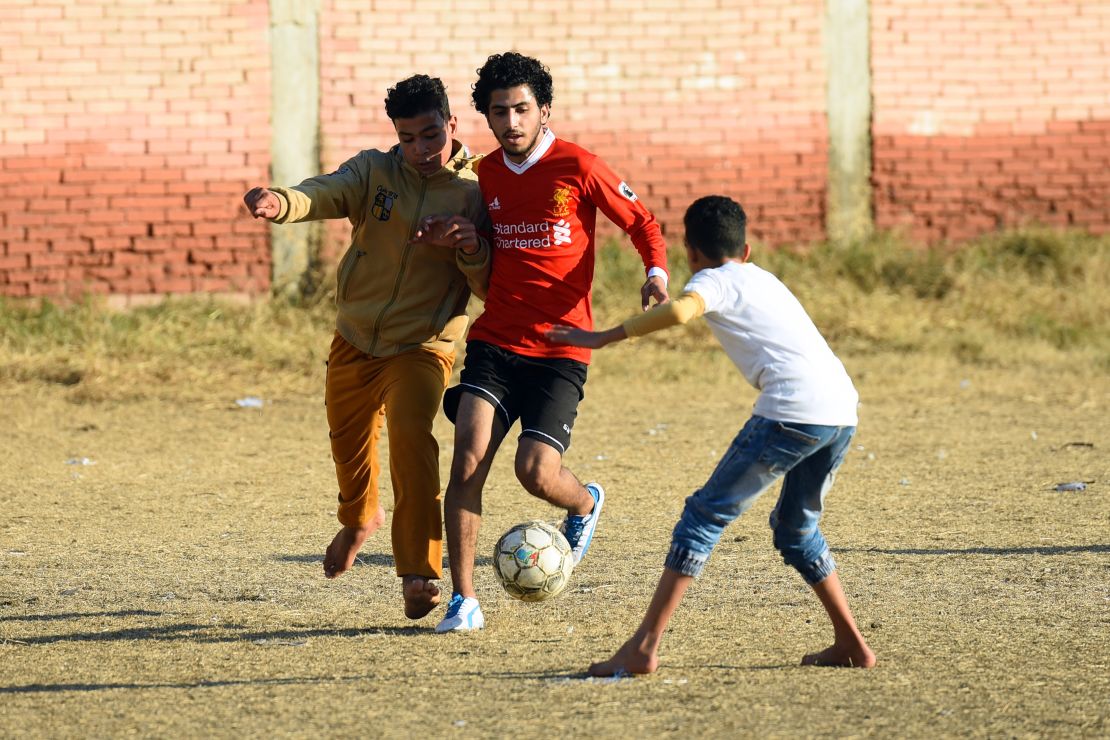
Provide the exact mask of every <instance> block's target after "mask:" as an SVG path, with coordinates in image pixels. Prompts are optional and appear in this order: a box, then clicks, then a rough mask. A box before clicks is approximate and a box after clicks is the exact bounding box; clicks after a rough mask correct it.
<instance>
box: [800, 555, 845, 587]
mask: <svg viewBox="0 0 1110 740" xmlns="http://www.w3.org/2000/svg"><path fill="white" fill-rule="evenodd" d="M834 570H836V561H835V560H833V556H832V552H830V551H829V550H825V552H823V553H822V554H821V557H819V558H817V559H816V560H814V561H813V562H812V563H810V564H809V565H807V566H806V567H805V568H799V569H798V572H799V573H801V574H802V578H804V579H805V582H806V583H808V584H809V585H810V586H816V585H817V584H818V583H820V582H821V581H823V580H825V579H826V578H828V577H829V576H830V575H831V574H832V572H833V571H834Z"/></svg>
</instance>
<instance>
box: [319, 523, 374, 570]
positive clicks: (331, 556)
mask: <svg viewBox="0 0 1110 740" xmlns="http://www.w3.org/2000/svg"><path fill="white" fill-rule="evenodd" d="M384 522H385V509H383V508H382V507H381V506H379V507H378V513H377V514H376V515H375V516H374V518H373V519H371V520H370V521H368V522H367V523H366V524H365V525H364V526H362V527H343V529H341V530H339V532H338V533H336V535H335V538H334V539H333V540H332V541H331V544H330V545H328V550H327V552H325V553H324V577H325V578H335V577H337V576H339V575H342V574H343V573H346V572H347V571H349V570H350V569H351V566H352V565H354V563H355V556H356V555H358V551H359V550H360V549H361V548H362V543H364V542H366V538H367V537H369V536H370V535H372V534H374V532H375V531H377V529H378V527H380V526H382V524H383V523H384Z"/></svg>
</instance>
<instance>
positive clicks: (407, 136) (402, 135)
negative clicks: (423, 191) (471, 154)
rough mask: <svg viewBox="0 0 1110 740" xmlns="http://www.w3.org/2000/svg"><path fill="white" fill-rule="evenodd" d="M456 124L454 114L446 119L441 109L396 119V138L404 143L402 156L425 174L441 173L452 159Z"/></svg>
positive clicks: (394, 125) (394, 123)
mask: <svg viewBox="0 0 1110 740" xmlns="http://www.w3.org/2000/svg"><path fill="white" fill-rule="evenodd" d="M457 126H458V120H457V119H456V118H455V117H454V116H451V117H450V118H449V119H447V120H446V121H445V120H443V114H442V113H440V112H439V111H428V112H427V113H421V114H419V115H416V116H413V117H412V118H395V119H393V128H394V129H395V130H396V131H397V141H399V142H400V143H401V156H403V157H404V159H405V161H406V162H408V163H409V165H410V166H411V167H412V168H413V169H415V170H416V171H417V172H419V173H420V174H421V175H424V176H425V177H427V176H428V175H431V174H434V173H436V172H439V170H440V168H442V167H443V165H445V164H446V163H447V160H449V159H450V158H451V150H452V149H453V148H454V144H455V129H456V128H457Z"/></svg>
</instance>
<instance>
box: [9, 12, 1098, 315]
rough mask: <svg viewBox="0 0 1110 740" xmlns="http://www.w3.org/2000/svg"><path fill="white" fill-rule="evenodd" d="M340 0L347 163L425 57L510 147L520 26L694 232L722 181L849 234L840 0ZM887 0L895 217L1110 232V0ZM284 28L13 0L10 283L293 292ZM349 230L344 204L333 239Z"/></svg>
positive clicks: (882, 114)
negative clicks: (257, 191)
mask: <svg viewBox="0 0 1110 740" xmlns="http://www.w3.org/2000/svg"><path fill="white" fill-rule="evenodd" d="M321 6H322V7H321V14H320V28H319V31H320V39H321V44H320V47H321V48H320V53H321V58H320V66H321V83H320V84H321V89H320V95H321V110H320V121H321V146H322V149H321V159H322V165H321V170H322V171H330V170H331V169H334V168H335V167H337V166H338V165H339V164H340V163H341V162H342V161H343V160H345V159H346V158H348V157H350V156H352V155H354V154H355V153H356V152H358V151H359V150H361V149H364V148H369V147H383V148H384V147H388V146H390V145H391V144H392V143H393V142H394V140H395V139H394V134H393V130H392V126H391V124H390V122H389V121H388V119H387V118H386V117H385V112H384V110H383V98H384V96H385V91H386V88H387V87H389V86H390V85H391V84H392V83H394V82H396V81H397V80H399V79H401V78H403V77H406V76H408V75H410V74H413V73H416V72H424V73H428V74H433V75H437V76H440V77H442V78H443V79H444V81H445V82H446V83H447V85H448V90H449V93H450V95H451V99H452V105H453V108H454V112H455V113H456V115H457V116H458V119H459V129H460V131H459V135H460V138H461V139H462V140H463V141H465V142H466V143H467V144H469V145H470V146H471V148H472V149H474V150H476V151H490V150H492V149H494V148H495V146H496V144H495V142H494V140H493V138H492V136H491V135H490V134H489V132H488V130H487V129H486V126H485V122H484V120H483V119H482V118H481V117H480V116H479V115H478V114H477V113H476V112H475V111H474V109H473V107H472V106H471V105H470V100H469V92H470V85H471V83H472V82H473V80H474V70H475V69H476V68H477V67H478V66H480V65H481V64H482V62H483V61H484V59H485V58H486V56H487V55H489V54H491V53H494V52H499V51H504V50H507V49H517V50H519V51H522V52H524V53H527V54H531V55H534V56H537V57H539V58H540V59H542V60H543V61H544V62H545V63H546V64H547V65H548V66H549V67H550V68H551V71H552V74H553V76H554V78H555V102H554V106H553V118H552V127H553V128H554V130H555V131H556V132H557V133H558V134H559V135H560V136H562V137H565V138H567V139H570V140H572V141H576V142H577V143H579V144H581V145H583V146H585V147H587V148H588V149H591V150H593V151H594V152H596V153H597V154H599V155H601V156H602V157H604V158H605V159H606V160H607V161H608V163H609V164H610V166H611V167H612V168H613V169H614V170H616V171H617V172H618V173H620V174H621V175H622V176H623V177H624V178H625V179H626V180H627V181H628V182H629V183H630V184H631V185H632V187H633V188H635V189H636V191H637V192H638V193H639V195H640V197H641V198H642V199H643V200H644V202H645V203H647V204H648V205H649V207H651V208H652V209H653V211H654V212H655V213H656V215H657V216H658V217H659V219H660V220H661V222H662V223H663V225H664V230H665V233H666V235H667V238H668V240H669V241H671V242H672V243H678V242H679V241H680V239H681V217H682V213H683V211H684V209H685V207H686V205H687V204H688V203H689V202H690V201H691V200H692V199H693V198H695V197H697V196H699V195H702V194H706V193H709V192H722V193H726V194H729V195H732V196H734V197H736V198H737V199H739V200H740V201H741V202H743V203H744V204H745V206H746V208H747V209H748V211H749V214H750V216H751V219H752V235H753V237H754V239H756V240H757V241H759V242H762V243H766V244H780V243H788V242H809V241H814V240H819V239H821V238H822V237H823V234H824V223H823V222H824V217H825V195H826V190H825V179H826V167H827V161H828V157H827V146H826V122H825V112H824V111H825V84H826V83H825V80H826V74H825V61H824V57H823V51H822V23H823V16H824V12H825V3H824V2H823V1H818V0H806V1H803V2H787V0H763V1H762V2H758V3H741V2H739V0H723V2H722V1H719V0H602V1H598V0H565V1H564V2H563V3H561V4H558V5H557V6H553V5H552V4H551V3H548V2H540V0H521V2H520V3H517V4H516V5H514V6H512V10H511V11H508V10H505V6H504V5H502V4H499V3H493V2H489V1H488V0H444V2H442V3H440V4H438V5H437V7H439V8H442V9H441V10H440V11H439V15H438V20H437V18H436V17H433V18H432V19H431V21H432V22H430V20H429V13H412V12H409V11H407V10H406V9H404V8H402V7H400V6H388V7H385V6H382V5H381V4H377V3H366V2H364V1H362V0H322V2H321ZM871 19H872V74H873V90H872V93H873V98H874V119H873V131H872V133H873V150H874V176H873V180H874V186H875V189H874V194H875V219H876V225H877V226H878V227H879V228H882V229H898V230H902V231H904V232H905V233H906V234H908V235H909V236H911V237H912V238H914V239H919V240H921V241H927V242H938V241H944V240H958V239H964V238H967V237H970V236H974V235H976V234H978V233H981V232H983V231H986V230H992V229H995V228H999V227H1008V226H1015V225H1020V224H1023V223H1028V222H1040V223H1045V224H1050V225H1056V226H1076V227H1081V228H1085V229H1089V230H1091V231H1095V232H1099V233H1106V232H1110V208H1108V207H1107V204H1108V203H1110V175H1108V174H1107V173H1108V172H1110V46H1108V45H1107V43H1106V39H1107V38H1110V0H1072V1H1069V2H1060V3H1046V2H1041V0H1001V1H1000V2H995V3H983V2H979V1H978V0H937V1H936V2H931V1H929V0H884V2H881V3H879V2H874V3H872V9H871ZM268 30H269V9H268V3H267V2H265V1H264V0H197V1H196V2H190V3H180V2H173V1H172V0H149V1H148V2H143V3H137V2H127V3H121V2H108V0H0V78H2V79H3V85H2V86H0V204H2V205H0V295H4V296H13V297H28V296H46V297H58V296H76V295H80V294H82V293H92V294H114V295H117V296H132V297H134V296H140V297H136V298H134V300H131V298H127V299H126V300H125V301H124V302H128V303H139V302H141V296H142V295H146V294H152V293H190V292H207V291H221V292H226V291H231V292H239V293H247V294H260V293H265V292H266V291H267V290H268V288H269V278H268V275H269V267H270V256H269V234H268V229H267V226H266V224H264V223H261V222H257V221H254V220H252V219H251V218H249V216H247V215H246V214H245V212H244V210H243V209H242V208H241V206H240V201H239V199H240V196H241V195H242V193H243V192H244V191H245V190H246V189H248V188H249V187H251V186H253V185H256V184H265V183H267V182H268V174H267V173H268V167H269V161H270V155H269V146H270V142H269V137H270V128H269V115H270V106H269V99H270V69H269V59H270V49H269V40H268ZM599 226H600V229H601V232H602V234H604V235H609V234H612V233H613V229H612V228H611V227H609V226H608V224H607V222H605V221H604V219H599ZM348 229H349V226H348V225H347V224H346V222H341V223H333V224H329V227H328V229H327V234H328V239H327V243H326V245H325V254H324V257H325V259H334V258H335V257H336V256H337V255H338V253H339V251H340V250H341V249H343V248H344V246H345V240H346V237H347V232H348Z"/></svg>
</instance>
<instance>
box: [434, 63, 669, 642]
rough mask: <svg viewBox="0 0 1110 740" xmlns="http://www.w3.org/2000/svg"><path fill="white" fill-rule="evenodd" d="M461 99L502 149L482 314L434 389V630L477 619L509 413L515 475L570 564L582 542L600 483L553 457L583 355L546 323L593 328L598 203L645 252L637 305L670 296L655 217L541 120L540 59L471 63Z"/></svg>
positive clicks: (488, 181) (545, 104) (489, 197)
mask: <svg viewBox="0 0 1110 740" xmlns="http://www.w3.org/2000/svg"><path fill="white" fill-rule="evenodd" d="M472 98H473V102H474V107H475V108H476V109H477V110H478V112H479V113H482V114H483V115H485V117H486V122H487V124H488V125H489V127H490V130H491V131H492V132H493V134H494V136H496V137H497V141H498V142H499V143H500V144H501V148H500V149H498V150H497V151H495V152H493V153H492V154H490V155H488V156H486V157H485V158H484V159H483V160H482V162H481V164H480V165H479V169H478V183H479V185H480V186H481V188H482V197H483V200H484V201H485V203H486V207H487V209H488V210H489V215H490V220H491V222H492V229H493V233H492V242H493V247H494V248H493V250H492V251H493V256H492V260H493V261H492V266H491V271H490V282H489V291H488V293H487V295H486V300H485V310H484V311H483V313H482V315H481V316H479V317H478V319H477V321H476V322H475V323H474V326H473V327H472V328H471V330H470V334H469V336H468V338H467V353H466V362H465V365H464V367H463V371H462V377H461V379H460V382H459V385H457V386H455V387H454V388H451V389H449V390H448V392H447V394H446V395H445V397H444V410H445V411H446V412H447V416H448V418H450V419H451V420H452V421H453V422H454V423H455V451H454V459H453V460H452V463H451V480H450V482H449V483H448V485H447V491H446V494H445V501H444V509H445V517H444V518H445V522H446V528H447V548H448V555H449V560H450V566H451V579H452V585H453V590H454V594H453V595H452V598H451V603H450V604H449V606H448V609H447V614H446V616H445V617H444V619H443V621H442V622H440V623H439V625H438V626H437V627H436V631H437V632H453V631H461V630H473V629H481V628H482V627H483V626H484V624H485V618H484V616H483V614H482V610H481V607H480V606H479V604H478V599H477V595H476V592H475V590H474V581H473V575H474V550H475V546H476V543H477V540H478V527H479V524H480V522H481V504H482V487H483V486H484V485H485V481H486V477H487V475H488V474H489V469H490V465H491V464H492V462H493V458H494V455H495V454H496V453H497V448H498V447H499V446H500V444H501V442H502V440H503V439H504V438H505V435H506V433H507V432H508V430H509V428H510V427H511V426H512V425H513V423H514V422H515V421H516V420H517V419H520V422H521V433H520V437H519V438H518V441H517V450H516V458H515V467H516V475H517V479H518V480H519V481H520V483H521V484H522V485H523V486H524V488H525V490H527V491H528V492H529V493H530V494H532V495H533V496H536V497H537V498H540V499H543V500H544V501H547V502H548V503H550V504H552V505H554V506H557V507H559V508H562V509H565V510H566V511H567V517H566V519H565V520H564V522H563V527H562V530H563V533H564V534H565V535H566V538H567V541H568V542H570V545H571V547H572V548H573V549H574V558H575V562H576V563H577V562H579V561H581V559H582V557H583V556H584V555H585V554H586V550H587V549H588V548H589V546H590V542H591V540H592V538H593V533H594V530H595V528H596V526H597V521H598V517H599V516H600V514H601V509H602V505H603V504H604V502H605V493H604V491H603V490H602V488H601V486H599V485H597V484H596V483H588V484H586V485H585V486H583V485H582V484H581V483H580V482H579V481H578V479H577V478H576V477H575V476H574V474H573V473H571V472H570V471H569V470H567V469H566V468H564V467H563V464H562V459H563V453H565V452H566V449H567V447H568V446H569V445H570V433H571V427H572V426H573V424H574V419H575V416H576V415H577V409H578V404H579V402H580V401H581V400H582V396H583V390H582V389H583V386H584V385H585V382H586V366H587V363H588V362H589V359H590V352H589V350H585V349H581V348H578V347H569V346H566V345H557V344H554V343H552V342H551V341H550V340H548V339H547V337H546V332H547V331H548V330H549V329H550V328H551V327H552V326H554V325H556V324H562V325H569V326H574V327H578V328H581V329H586V330H589V329H591V328H592V327H593V313H592V309H591V304H590V288H591V285H592V283H593V274H594V226H595V223H596V219H597V211H598V210H599V209H600V210H601V212H602V213H603V214H605V216H606V217H607V218H608V219H609V220H610V221H612V222H613V223H615V224H617V225H618V226H620V227H621V229H623V230H624V231H625V232H626V233H627V234H628V235H629V236H630V237H631V239H632V243H633V245H634V246H635V247H636V250H637V251H638V252H639V253H640V256H641V257H642V258H643V262H644V267H645V270H646V277H647V279H646V281H645V282H644V285H643V287H642V288H641V291H640V292H641V305H642V307H643V308H644V309H646V308H647V306H648V303H649V302H650V301H651V300H652V299H654V300H655V301H656V303H664V302H666V300H667V287H666V286H667V271H666V268H667V263H666V245H665V244H664V242H663V236H662V233H661V232H660V229H659V225H658V223H657V222H656V220H655V217H654V216H652V214H651V212H650V211H648V209H647V208H646V207H644V205H643V204H642V203H641V202H640V201H639V199H638V198H637V197H636V194H635V192H633V190H632V188H630V187H628V185H627V184H626V183H625V182H624V181H622V180H621V179H620V178H619V177H618V176H617V175H615V174H614V173H613V172H612V170H610V169H609V167H608V166H607V165H606V164H605V163H604V162H603V161H601V159H599V158H598V157H597V156H595V155H593V154H591V153H590V152H588V151H586V150H585V149H582V148H581V147H579V146H576V145H574V144H571V143H570V142H567V141H563V140H561V139H557V138H556V137H555V134H554V133H552V132H551V130H550V129H549V128H548V121H549V118H550V115H551V100H552V83H551V75H550V73H549V72H548V71H547V69H546V68H545V67H544V66H543V64H541V63H540V62H539V61H538V60H536V59H532V58H531V57H527V56H524V55H521V54H517V53H515V52H507V53H505V54H494V55H493V56H491V57H489V59H487V60H486V63H485V64H484V65H483V66H482V68H481V69H479V70H478V81H477V82H476V83H475V85H474V93H473V95H472Z"/></svg>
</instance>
